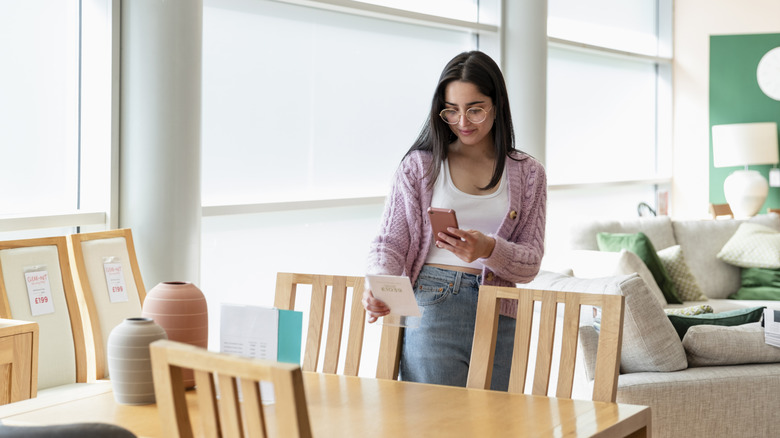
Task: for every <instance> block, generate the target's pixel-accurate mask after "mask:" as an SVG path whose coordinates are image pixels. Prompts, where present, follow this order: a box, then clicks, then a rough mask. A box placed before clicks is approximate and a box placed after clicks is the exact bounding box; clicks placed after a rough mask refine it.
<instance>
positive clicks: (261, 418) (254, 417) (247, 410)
mask: <svg viewBox="0 0 780 438" xmlns="http://www.w3.org/2000/svg"><path fill="white" fill-rule="evenodd" d="M241 398H242V400H243V405H244V415H243V418H244V421H245V422H246V436H248V437H251V438H254V437H257V438H266V437H267V436H268V432H267V431H266V429H265V412H264V411H263V400H262V397H261V396H260V388H259V385H258V384H257V382H256V381H254V380H249V379H241Z"/></svg>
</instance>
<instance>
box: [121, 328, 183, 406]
mask: <svg viewBox="0 0 780 438" xmlns="http://www.w3.org/2000/svg"><path fill="white" fill-rule="evenodd" d="M167 338H168V336H167V335H166V334H165V330H163V328H162V327H160V326H159V325H157V324H155V322H154V320H152V319H151V318H127V319H125V320H124V321H122V323H120V324H119V325H117V326H116V327H114V329H113V330H111V333H110V334H109V335H108V346H107V353H108V375H109V379H111V387H112V389H113V390H114V399H115V400H116V402H117V403H120V404H124V405H145V404H151V403H154V381H153V380H152V359H151V355H150V353H149V344H151V343H152V342H154V341H156V340H158V339H167Z"/></svg>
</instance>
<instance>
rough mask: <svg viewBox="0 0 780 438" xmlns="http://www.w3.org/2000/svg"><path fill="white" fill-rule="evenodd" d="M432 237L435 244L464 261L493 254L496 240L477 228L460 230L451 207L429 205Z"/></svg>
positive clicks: (471, 260)
mask: <svg viewBox="0 0 780 438" xmlns="http://www.w3.org/2000/svg"><path fill="white" fill-rule="evenodd" d="M428 214H429V215H430V218H431V227H432V230H433V238H434V239H435V240H436V246H437V247H439V248H442V249H446V250H448V251H450V252H452V253H453V254H455V256H456V257H458V258H459V259H461V260H463V261H464V262H466V263H471V262H473V261H474V260H477V259H479V258H487V257H490V255H491V254H493V248H495V246H496V240H495V239H494V238H492V237H490V236H487V235H485V234H483V233H481V232H479V231H477V230H461V229H460V228H458V219H457V218H456V217H455V211H454V210H451V209H444V208H435V207H429V208H428Z"/></svg>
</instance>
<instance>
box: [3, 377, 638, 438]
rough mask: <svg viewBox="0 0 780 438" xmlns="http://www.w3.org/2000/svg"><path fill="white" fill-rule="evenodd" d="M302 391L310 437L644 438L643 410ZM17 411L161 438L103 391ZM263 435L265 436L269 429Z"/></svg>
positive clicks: (314, 387)
mask: <svg viewBox="0 0 780 438" xmlns="http://www.w3.org/2000/svg"><path fill="white" fill-rule="evenodd" d="M304 388H305V392H306V401H307V405H308V411H309V418H310V422H311V429H312V432H313V435H314V436H315V437H366V436H371V437H376V438H382V437H388V438H389V437H392V438H398V437H407V436H425V437H429V436H432V437H439V436H441V437H448V438H450V437H453V438H456V437H476V436H478V437H493V436H511V437H602V438H604V437H649V436H650V408H649V407H647V406H636V405H624V404H618V403H606V402H593V401H583V400H571V399H562V398H554V397H544V396H534V395H526V394H510V393H507V392H501V391H489V390H480V389H466V388H456V387H449V386H440V385H428V384H420V383H409V382H400V381H392V380H383V379H373V378H361V377H347V376H341V375H334V374H323V373H310V372H305V373H304ZM187 402H188V405H189V406H190V415H191V421H192V423H193V427H194V429H195V430H196V432H197V431H199V430H200V428H199V424H198V414H197V406H196V404H197V400H196V396H195V391H189V392H188V394H187ZM20 403H25V404H26V405H20V406H17V407H16V408H15V409H12V410H6V411H3V410H2V409H0V421H2V422H4V423H6V424H9V425H44V424H62V423H77V422H103V423H111V424H116V425H120V426H123V427H125V428H127V429H129V430H130V431H132V432H133V433H135V434H136V435H137V436H139V437H150V438H162V433H161V428H160V419H159V416H160V413H159V412H158V409H157V406H156V405H154V404H150V405H141V406H130V405H121V404H118V403H116V402H115V401H114V397H113V394H112V393H111V391H110V390H106V391H103V392H100V393H97V394H89V395H85V396H82V397H80V398H75V399H72V400H67V401H60V402H58V403H54V404H49V405H46V404H43V403H35V400H26V401H24V402H20ZM265 409H266V418H270V419H272V418H273V409H274V405H273V403H271V404H268V405H266V406H265ZM4 412H5V414H4ZM9 413H10V414H9ZM270 429H271V430H269V432H273V423H272V424H271V426H270ZM270 435H271V436H275V435H274V434H273V433H271V434H270Z"/></svg>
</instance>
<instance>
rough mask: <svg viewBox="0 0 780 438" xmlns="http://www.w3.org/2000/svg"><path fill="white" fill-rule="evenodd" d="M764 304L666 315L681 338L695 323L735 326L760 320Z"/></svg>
mask: <svg viewBox="0 0 780 438" xmlns="http://www.w3.org/2000/svg"><path fill="white" fill-rule="evenodd" d="M764 309H765V307H764V306H757V307H748V308H747V309H737V310H729V311H727V312H719V313H702V314H700V315H667V316H668V317H669V320H670V321H672V325H673V326H674V329H675V330H676V331H677V334H679V335H680V339H681V340H682V339H683V338H684V337H685V333H686V332H687V331H688V329H689V328H691V327H693V326H696V325H721V326H735V325H742V324H747V323H751V322H758V321H761V317H762V316H763V315H764Z"/></svg>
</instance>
